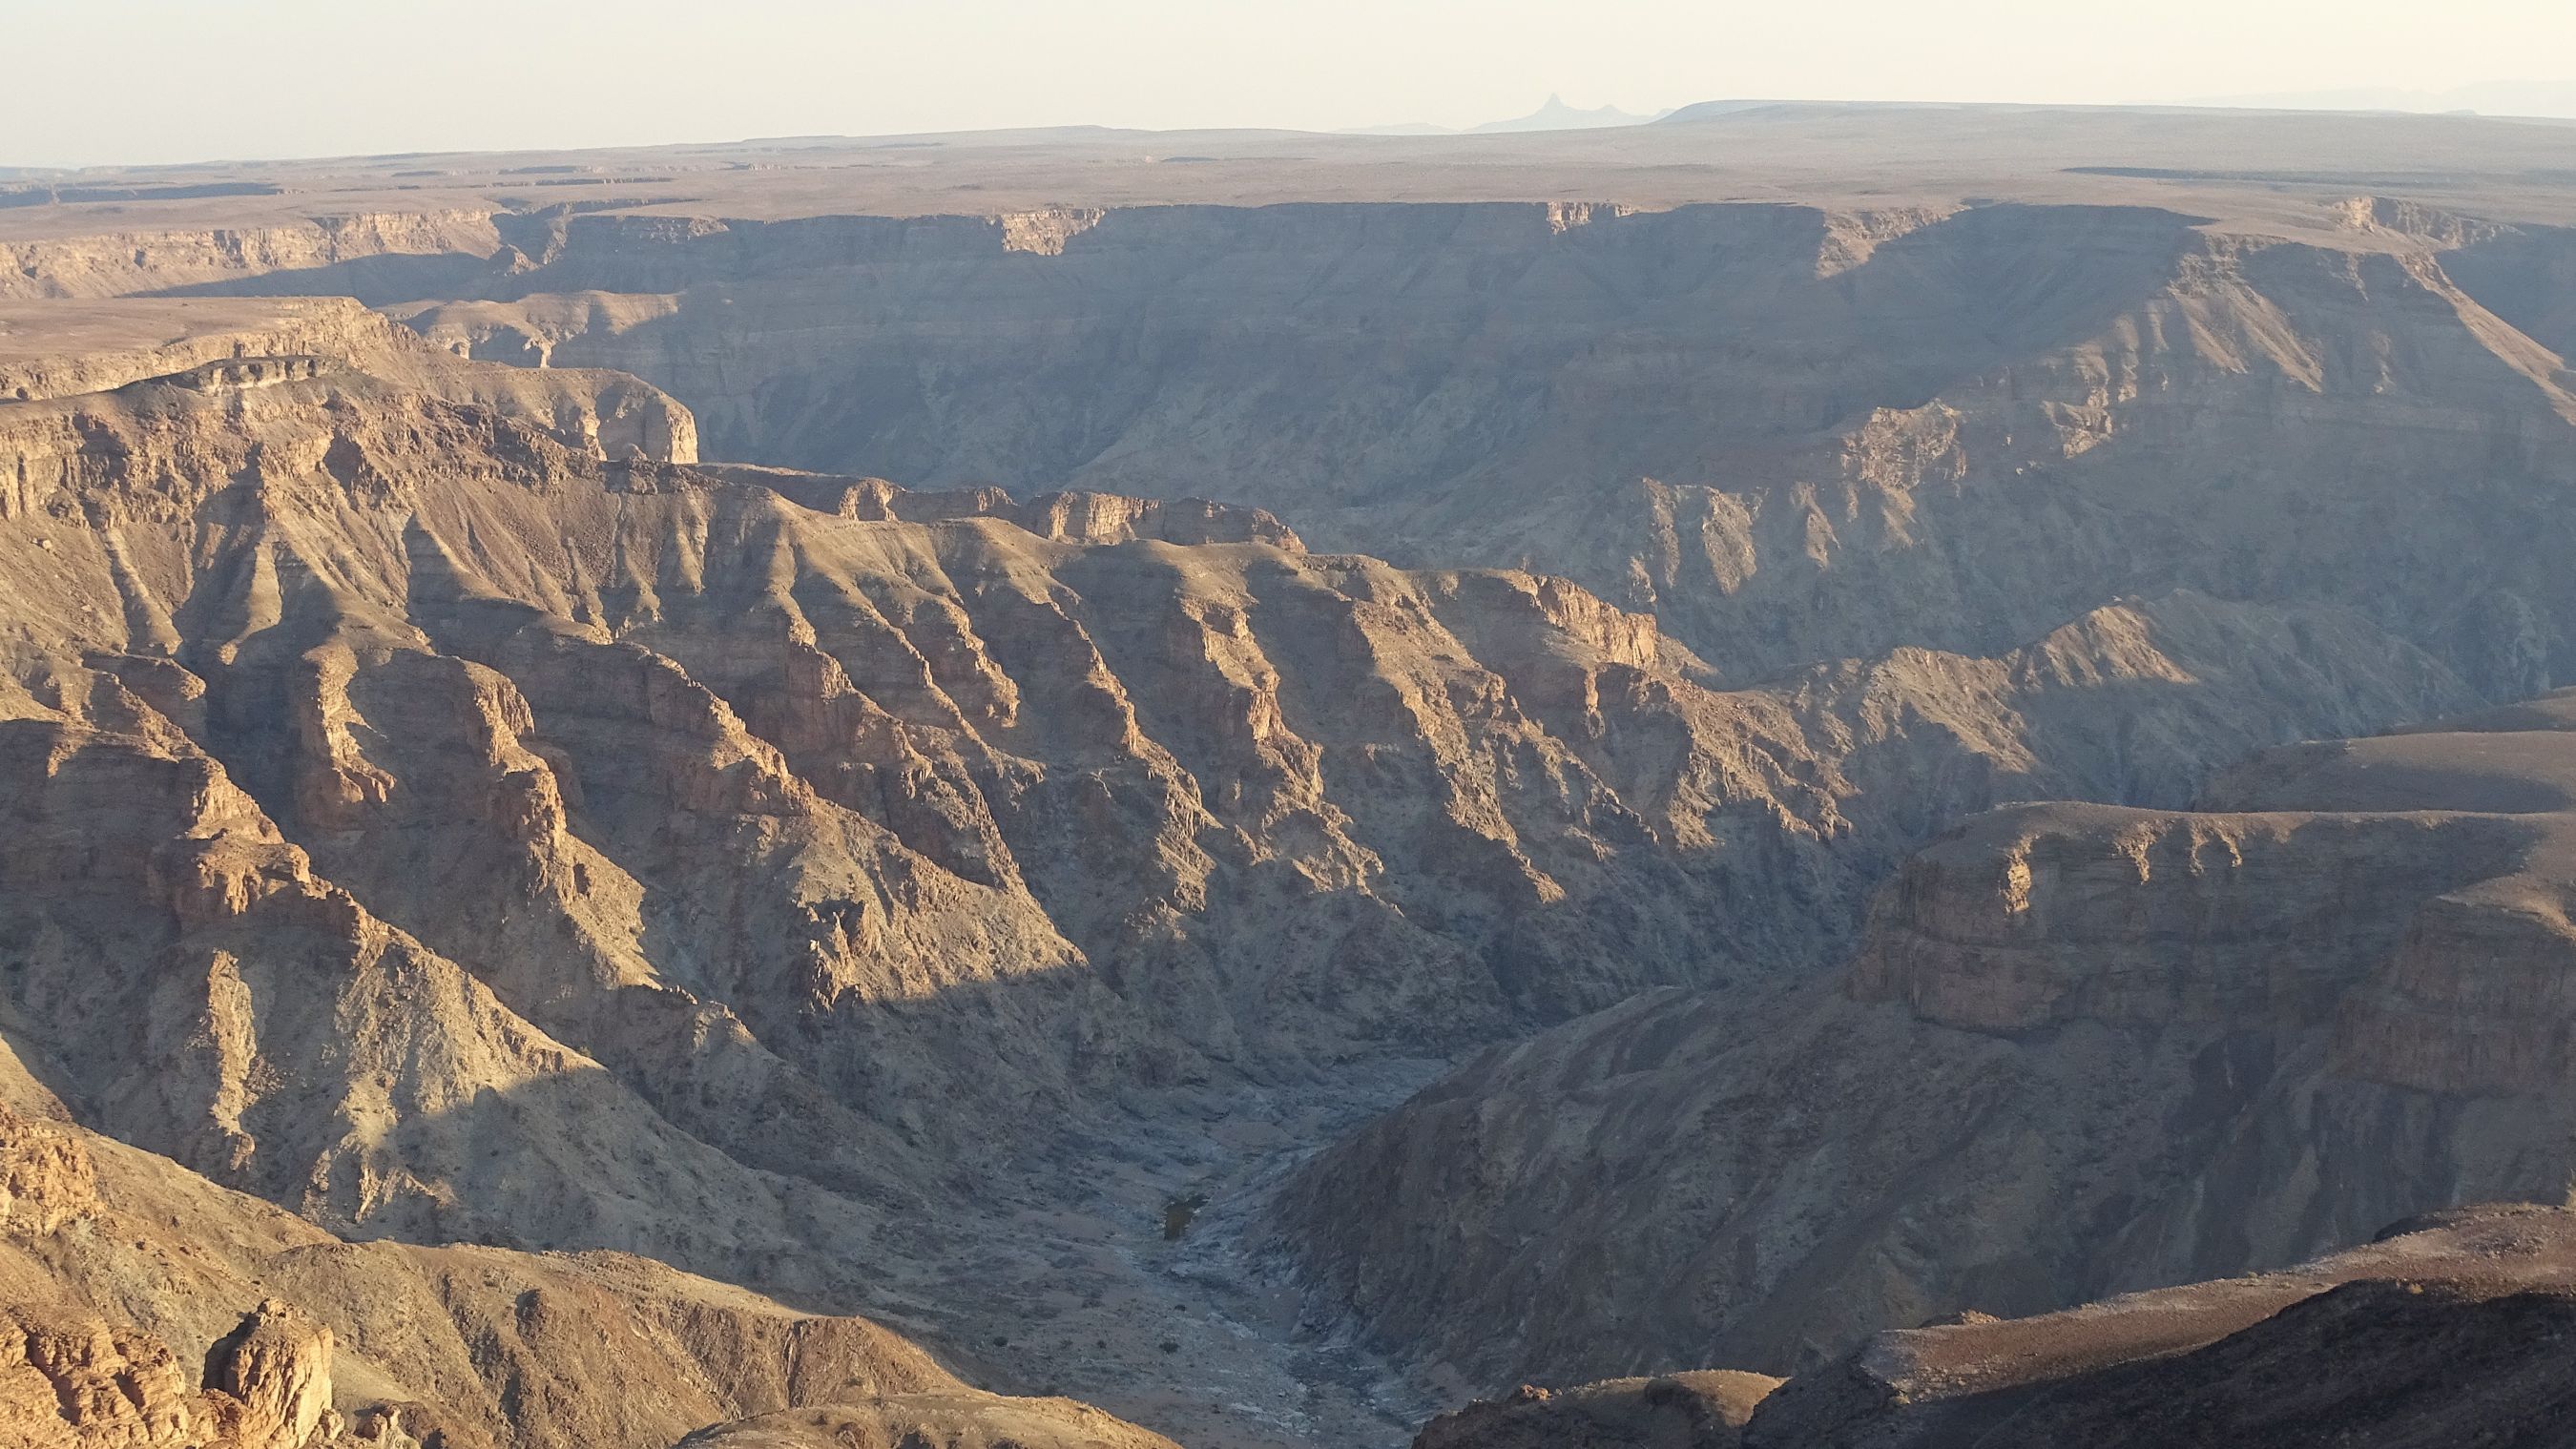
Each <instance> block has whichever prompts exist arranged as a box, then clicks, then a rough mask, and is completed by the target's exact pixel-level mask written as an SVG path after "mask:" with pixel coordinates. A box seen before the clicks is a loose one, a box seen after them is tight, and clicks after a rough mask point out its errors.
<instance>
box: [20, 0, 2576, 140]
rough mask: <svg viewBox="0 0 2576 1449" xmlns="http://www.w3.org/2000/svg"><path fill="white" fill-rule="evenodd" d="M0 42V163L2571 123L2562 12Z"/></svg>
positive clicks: (310, 10)
mask: <svg viewBox="0 0 2576 1449" xmlns="http://www.w3.org/2000/svg"><path fill="white" fill-rule="evenodd" d="M0 47H5V48H6V49H7V50H8V51H9V52H10V53H11V54H10V64H9V65H8V67H7V79H6V81H5V83H0V164H17V165H81V164H97V163H104V162H146V161H178V160H201V159H209V158H215V157H247V156H297V155H338V154H350V153H364V152H383V151H418V150H433V149H467V148H473V149H483V148H503V147H539V146H544V147H553V146H576V145H614V144H627V143H650V142H667V141H692V140H730V139H738V138H742V137H746V136H775V135H795V134H813V133H840V134H858V135H865V134H883V133H888V132H901V131H929V130H956V129H969V128H979V127H993V126H1033V125H1059V124H1067V123H1079V122H1092V123H1098V124H1104V125H1117V126H1142V127H1157V128H1171V127H1186V126H1292V127H1303V128H1310V129H1317V130H1329V129H1336V128H1342V127H1352V126H1363V125H1372V124H1380V123H1388V122H1405V121H1429V122H1435V123H1439V124H1444V125H1466V124H1471V123H1474V122H1478V121H1487V120H1494V119H1499V118H1502V117H1506V116H1513V115H1519V114H1522V113H1525V112H1527V111H1530V110H1533V109H1535V108H1536V107H1537V105H1538V103H1539V102H1540V101H1541V100H1542V99H1543V98H1545V96H1546V95H1547V94H1548V93H1549V92H1551V91H1557V92H1562V93H1563V94H1564V96H1565V98H1566V100H1567V101H1568V102H1570V103H1572V104H1575V105H1578V106H1596V105H1603V104H1615V105H1618V106H1621V107H1624V108H1626V109H1629V110H1638V111H1645V110H1658V109H1662V108H1664V107H1668V106H1677V105H1683V104H1687V103H1689V102H1691V101H1698V100H1708V99H1714V98H1719V97H1751V96H1759V97H1799V98H1831V99H1869V100H1953V101H1991V100H2010V101H2069V102H2139V101H2193V100H2202V99H2206V98H2211V97H2245V96H2255V97H2264V98H2271V97H2284V96H2298V95H2304V94H2309V93H2339V97H2340V99H2341V101H2342V103H2346V104H2351V103H2382V104H2412V105H2417V106H2422V107H2440V106H2451V105H2464V106H2475V107H2477V108H2479V109H2485V110H2507V109H2510V110H2522V111H2526V112H2535V113H2537V112H2547V113H2554V114H2576V0H2446V3H2442V4H2427V3H2424V0H2337V3H2326V0H2133V3H2126V4H2110V5H2104V4H2092V3H2085V0H1830V3H1820V0H1761V3H1747V0H1709V3H1699V4H1689V3H1679V0H1584V3H1541V0H1477V3H1465V0H1293V3H1291V0H858V3H854V0H844V3H838V4H832V3H824V0H436V3H428V0H0ZM2464 88H2469V89H2464ZM2390 92H2403V93H2406V94H2402V95H2392V94H2389V93H2390Z"/></svg>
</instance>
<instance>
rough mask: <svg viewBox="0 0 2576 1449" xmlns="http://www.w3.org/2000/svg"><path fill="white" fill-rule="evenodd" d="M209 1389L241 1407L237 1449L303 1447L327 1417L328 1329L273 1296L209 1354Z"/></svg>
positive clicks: (328, 1374) (251, 1313)
mask: <svg viewBox="0 0 2576 1449" xmlns="http://www.w3.org/2000/svg"><path fill="white" fill-rule="evenodd" d="M207 1359H208V1370H209V1371H208V1373H207V1381H208V1386H209V1387H211V1388H214V1389H218V1390H221V1391H222V1392H224V1393H226V1394H229V1395H231V1396H232V1397H233V1398H234V1399H235V1400H237V1401H238V1402H239V1403H240V1404H241V1415H240V1423H239V1427H238V1428H237V1429H236V1430H235V1431H234V1433H235V1437H236V1438H237V1439H239V1440H240V1442H241V1444H242V1449H302V1446H303V1445H305V1444H306V1443H308V1442H310V1441H311V1440H312V1437H313V1435H314V1432H315V1430H316V1429H317V1428H320V1427H321V1426H322V1425H323V1423H324V1421H325V1417H326V1416H329V1415H331V1412H332V1411H331V1330H330V1329H327V1328H325V1327H323V1326H322V1325H320V1324H318V1323H316V1322H314V1321H313V1320H312V1319H311V1318H310V1317H309V1316H307V1315H306V1314H305V1313H304V1312H303V1311H302V1310H300V1309H298V1308H296V1307H295V1306H294V1305H292V1304H290V1303H286V1302H284V1301H282V1300H280V1299H275V1298H271V1299H269V1300H267V1301H266V1302H264V1303H262V1304H260V1305H259V1306H258V1307H257V1308H255V1309H252V1310H251V1312H250V1316H249V1317H247V1318H244V1319H243V1320H242V1325H241V1327H240V1328H238V1329H235V1330H234V1331H233V1332H232V1334H231V1335H230V1336H228V1337H226V1338H224V1339H222V1340H221V1341H219V1342H217V1343H216V1345H215V1347H214V1349H213V1351H212V1352H211V1353H210V1354H208V1355H207Z"/></svg>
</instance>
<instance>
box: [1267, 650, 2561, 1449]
mask: <svg viewBox="0 0 2576 1449" xmlns="http://www.w3.org/2000/svg"><path fill="white" fill-rule="evenodd" d="M2571 718H2576V716H2572V715H2571V713H2570V705H2569V701H2568V700H2567V699H2566V698H2565V697H2563V696H2553V697H2552V698H2551V699H2550V700H2548V701H2545V702H2543V703H2541V704H2538V705H2534V706H2526V707H2520V708H2517V709H2513V710H2508V711H2501V712H2497V713H2495V714H2491V715H2484V716H2475V717H2471V718H2468V719H2465V720H2462V721H2456V722H2453V723H2452V724H2450V725H2446V726H2443V727H2441V728H2439V729H2436V730H2430V731H2425V732H2419V733H2414V734H2407V735H2397V736H2389V737H2384V738H2378V739H2366V740H2354V741H2348V742H2344V743H2340V744H2330V745H2309V746H2297V747H2292V748H2290V749H2287V750H2283V751H2276V752H2272V753H2269V754H2266V755H2262V756H2258V757H2257V758H2256V759H2255V760H2254V761H2253V762H2251V763H2249V764H2247V765H2245V766H2243V767H2241V768H2239V769H2238V770H2236V771H2233V772H2230V773H2229V774H2228V775H2226V776H2224V777H2223V778H2222V780H2221V781H2220V782H2219V783H2218V784H2216V785H2214V786H2213V787H2212V788H2211V791H2210V795H2209V798H2208V802H2207V803H2208V804H2210V805H2212V806H2215V807H2224V808H2223V810H2216V809H2214V810H2210V811H2204V812H2197V813H2195V812H2181V813H2173V812H2153V811H2139V810H2125V809H2114V808H2108V807H2096V806H2075V805H2063V804H2058V805H2032V806H2022V807H2015V808H2012V809H2007V810H2004V811H2000V812H1996V813H1994V814H1990V815H1987V816H1983V817H1980V818H1978V819H1976V820H1974V821H1972V822H1970V823H1969V824H1968V825H1966V826H1963V827H1961V828H1960V829H1959V830H1957V831H1955V832H1953V833H1952V834H1950V835H1949V836H1947V837H1945V838H1943V839H1942V840H1941V841H1939V842H1937V843H1936V844H1934V845H1932V846H1931V847H1929V848H1927V849H1925V850H1924V851H1922V852H1920V853H1919V854H1917V855H1915V856H1913V857H1911V858H1910V859H1908V860H1907V861H1906V863H1905V864H1904V865H1903V866H1902V868H1900V869H1899V870H1898V872H1897V873H1896V875H1895V877H1894V879H1893V880H1892V881H1890V882H1889V884H1888V885H1887V886H1885V887H1884V888H1883V889H1882V890H1881V891H1880V893H1879V895H1878V897H1877V900H1876V903H1875V905H1874V907H1873V910H1872V912H1871V918H1870V925H1869V928H1868V931H1867V934H1866V936H1865V938H1864V940H1863V943H1862V945H1861V948H1860V950H1859V951H1858V953H1857V955H1856V958H1855V960H1854V961H1853V963H1852V964H1851V966H1850V967H1849V968H1848V969H1847V970H1846V971H1844V972H1843V973H1841V974H1840V975H1839V977H1838V978H1836V979H1835V980H1834V981H1833V982H1831V983H1830V984H1827V985H1824V986H1820V987H1816V988H1810V989H1806V990H1802V991H1795V992H1790V993H1787V994H1784V995H1782V996H1779V997H1776V998H1774V999H1771V1000H1768V1001H1762V1000H1755V999H1751V998H1750V997H1749V996H1748V994H1747V993H1735V994H1732V995H1729V996H1725V997H1716V996H1690V995H1683V996H1675V997H1665V998H1650V999H1647V1000H1644V1001H1640V1002H1638V1003H1635V1004H1632V1005H1630V1006H1627V1007H1623V1008H1620V1009H1618V1010H1615V1011H1612V1012H1608V1013H1604V1014H1602V1015H1599V1016H1595V1017H1591V1018H1587V1019H1585V1020H1584V1021H1581V1022H1577V1023H1573V1024H1571V1025H1569V1026H1567V1027H1565V1028H1561V1029H1559V1030H1557V1031H1555V1032H1552V1033H1549V1034H1547V1035H1544V1036H1541V1037H1540V1038H1538V1039H1537V1040H1535V1041H1533V1042H1531V1043H1529V1044H1528V1045H1525V1046H1522V1047H1518V1048H1514V1049H1512V1050H1509V1051H1505V1052H1500V1053H1497V1054H1495V1055H1493V1056H1491V1057H1489V1058H1487V1059H1486V1060H1484V1061H1482V1062H1480V1063H1478V1064H1477V1065H1475V1066H1473V1067H1471V1068H1470V1069H1468V1070H1467V1071H1465V1072H1464V1073H1462V1074H1460V1075H1458V1076H1456V1077H1453V1078H1451V1079H1449V1080H1448V1081H1446V1082H1444V1083H1442V1084H1440V1085H1438V1086H1435V1087H1434V1088H1432V1089H1431V1090H1430V1091H1428V1092H1426V1093H1425V1094H1423V1095H1422V1096H1421V1097H1419V1098H1417V1099H1416V1100H1415V1101H1414V1102H1412V1103H1410V1104H1408V1105H1407V1106H1406V1107H1405V1108H1403V1109H1401V1110H1400V1111H1398V1112H1397V1113H1395V1114H1393V1115H1392V1116H1391V1117H1390V1118H1388V1119H1386V1120H1384V1121H1382V1122H1380V1123H1378V1124H1376V1125H1374V1126H1372V1127H1371V1128H1369V1129H1367V1130H1366V1131H1364V1132H1362V1133H1361V1134H1359V1135H1358V1136H1357V1137H1355V1138H1354V1139H1352V1140H1351V1141H1350V1142H1348V1143H1345V1144H1343V1145H1341V1146H1338V1147H1336V1148H1334V1149H1332V1150H1331V1151H1329V1152H1327V1153H1326V1154H1324V1155H1323V1156H1321V1157H1320V1158H1319V1159H1317V1161H1316V1162H1315V1163H1314V1164H1313V1165H1311V1166H1310V1167H1308V1168H1306V1169H1303V1170H1302V1172H1301V1174H1300V1176H1299V1178H1298V1179H1297V1180H1296V1181H1295V1182H1294V1183H1293V1184H1292V1186H1291V1188H1290V1190H1289V1192H1288V1194H1287V1196H1286V1198H1285V1205H1284V1208H1283V1214H1284V1217H1283V1221H1284V1223H1285V1225H1286V1227H1287V1229H1288V1232H1289V1234H1290V1236H1291V1238H1292V1239H1293V1240H1294V1241H1296V1242H1297V1243H1298V1244H1300V1246H1301V1247H1302V1249H1303V1250H1304V1252H1305V1254H1306V1260H1307V1262H1308V1263H1309V1264H1310V1265H1311V1267H1312V1269H1313V1271H1314V1273H1315V1275H1316V1280H1317V1281H1318V1283H1319V1284H1320V1285H1322V1289H1323V1291H1324V1292H1325V1293H1326V1294H1327V1295H1328V1296H1329V1297H1330V1298H1331V1299H1334V1300H1337V1301H1339V1302H1340V1303H1343V1304H1347V1305H1352V1306H1356V1307H1357V1308H1358V1309H1360V1311H1361V1312H1362V1313H1363V1314H1365V1315H1366V1318H1367V1321H1368V1322H1370V1323H1371V1324H1372V1325H1373V1327H1374V1331H1376V1332H1379V1333H1381V1334H1384V1335H1386V1338H1387V1341H1388V1342H1390V1343H1404V1342H1415V1343H1421V1344H1424V1345H1426V1351H1425V1352H1424V1353H1423V1355H1422V1359H1421V1363H1422V1365H1423V1367H1424V1368H1425V1369H1426V1371H1427V1372H1430V1373H1433V1374H1434V1375H1435V1376H1436V1375H1441V1374H1454V1375H1456V1376H1458V1378H1459V1379H1461V1380H1463V1383H1464V1384H1465V1385H1466V1386H1470V1387H1482V1386H1490V1385H1493V1384H1495V1383H1497V1382H1500V1381H1506V1380H1507V1379H1508V1378H1509V1377H1511V1376H1521V1377H1536V1376H1541V1375H1545V1376H1549V1377H1556V1378H1565V1377H1580V1376H1589V1375H1595V1374H1609V1373H1629V1372H1637V1371H1641V1370H1649V1371H1650V1370H1656V1369H1665V1368H1671V1367H1678V1366H1686V1365H1690V1364H1694V1363H1707V1362H1712V1361H1713V1362H1718V1363H1727V1364H1738V1365H1744V1366H1748V1367H1753V1368H1760V1369H1766V1370H1770V1371H1774V1372H1778V1371H1785V1370H1789V1369H1794V1368H1803V1367H1807V1366H1811V1365H1812V1364H1814V1363H1816V1362H1818V1361H1820V1359H1821V1358H1822V1357H1823V1356H1825V1355H1828V1354H1831V1353H1833V1352H1836V1351H1838V1350H1839V1349H1840V1348H1842V1347H1844V1346H1847V1345H1849V1344H1851V1343H1852V1342H1854V1341H1856V1340H1857V1339H1858V1338H1860V1337H1861V1336H1862V1335H1864V1334H1866V1333H1868V1332H1870V1331H1872V1330H1874V1329H1877V1328H1882V1327H1888V1326H1892V1325H1902V1324H1907V1323H1913V1322H1918V1321H1920V1320H1922V1319H1923V1318H1925V1317H1928V1316H1930V1315H1933V1314H1937V1313H1943V1312H1950V1311H1955V1310H1960V1309H1970V1308H1974V1309H1983V1310H1989V1311H1998V1312H2007V1313H2027V1312H2034V1311H2039V1310H2043V1309H2046V1308H2050V1307H2056V1306H2062V1305H2064V1304H2068V1303H2073V1302H2078V1301H2081V1300H2083V1299H2085V1298H2088V1297H2093V1296H2098V1295H2100V1294H2102V1293H2105V1292H2112V1291H2118V1290H2121V1289H2127V1288H2136V1287H2143V1286H2147V1285H2151V1284H2156V1283H2168V1282H2177V1281H2184V1280H2187V1279H2190V1278H2194V1277H2205V1276H2216V1275H2222V1274H2226V1273H2232V1272H2239V1271H2242V1270H2244V1269H2246V1268H2249V1267H2262V1266H2267V1265H2272V1264H2280V1263H2287V1262H2291V1261H2295V1260H2296V1259H2297V1258H2299V1257H2300V1256H2302V1255H2304V1254H2307V1253H2311V1252H2314V1251H2317V1250H2318V1249H2319V1248H2321V1247H2324V1246H2327V1245H2330V1244H2331V1243H2332V1242H2334V1241H2336V1240H2338V1239H2343V1240H2349V1239H2351V1238H2355V1237H2360V1236H2364V1235H2366V1234H2368V1233H2369V1232H2371V1231H2373V1230H2375V1229H2376V1228H2377V1227H2378V1226H2379V1225H2382V1224H2384V1223H2387V1222H2389V1221H2392V1220H2394V1219H2396V1218H2399V1217H2401V1216H2404V1215H2406V1214H2409V1213H2414V1212H2421V1211H2424V1210H2427V1209H2431V1208H2436V1207H2441V1206H2445V1205H2447V1204H2450V1203H2455V1202H2463V1201H2477V1200H2483V1199H2496V1198H2534V1199H2543V1200H2549V1201H2555V1200H2556V1199H2557V1197H2558V1196H2559V1195H2561V1194H2562V1193H2563V1191H2564V1187H2565V1183H2566V1181H2567V1179H2568V1176H2569V1174H2570V1172H2571V1170H2576V1161H2571V1160H2570V1159H2569V1157H2568V1155H2567V1148H2566V1141H2567V1136H2566V1129H2567V1123H2568V1122H2569V1121H2570V1120H2571V1117H2576V1102H2571V1101H2570V1100H2569V1099H2568V1097H2567V1093H2566V1085H2565V1084H2566V1083H2567V1081H2568V1080H2569V1073H2568V1063H2567V1060H2566V1057H2565V1050H2566V1048H2565V1045H2564V1044H2565V1042H2566V1040H2567V1039H2568V1024H2567V1020H2566V1012H2565V1010H2564V1009H2563V1001H2562V998H2563V995H2564V993H2563V992H2561V991H2559V990H2558V988H2557V985H2556V983H2558V982H2560V981H2561V980H2562V979H2563V978H2564V974H2565V971H2566V969H2567V964H2568V962H2569V961H2570V959H2571V957H2570V952H2571V951H2572V950H2576V934H2571V933H2570V932H2569V930H2568V928H2567V924H2566V920H2565V915H2564V910H2563V901H2564V897H2565V892H2566V890H2567V889H2568V885H2567V882H2568V880H2569V879H2570V863H2571V862H2576V854H2571V852H2570V844H2571V837H2570V834H2569V817H2568V815H2567V814H2566V813H2565V811H2566V804H2567V801H2568V799H2569V798H2571V797H2570V795H2569V792H2568V784H2569V781H2570V778H2571V777H2570V774H2569V771H2570V768H2571V761H2576V735H2571V734H2570V733H2568V732H2567V728H2568V723H2569V721H2570V719H2571ZM1536 1305H1544V1307H1543V1308H1542V1307H1536ZM1783 1442H1788V1441H1783Z"/></svg>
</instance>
